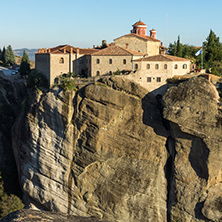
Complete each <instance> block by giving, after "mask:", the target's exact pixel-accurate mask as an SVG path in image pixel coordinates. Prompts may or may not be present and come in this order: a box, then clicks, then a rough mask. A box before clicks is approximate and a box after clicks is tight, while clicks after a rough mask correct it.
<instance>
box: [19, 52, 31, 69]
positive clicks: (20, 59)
mask: <svg viewBox="0 0 222 222" xmlns="http://www.w3.org/2000/svg"><path fill="white" fill-rule="evenodd" d="M21 62H22V56H18V55H17V56H16V60H15V63H16V64H17V65H19V66H20V64H21ZM30 68H31V69H34V68H35V62H34V61H30Z"/></svg>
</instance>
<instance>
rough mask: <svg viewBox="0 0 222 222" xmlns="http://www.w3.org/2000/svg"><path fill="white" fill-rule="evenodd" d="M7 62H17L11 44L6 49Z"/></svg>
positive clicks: (11, 63)
mask: <svg viewBox="0 0 222 222" xmlns="http://www.w3.org/2000/svg"><path fill="white" fill-rule="evenodd" d="M4 56H5V62H6V63H8V64H10V65H13V64H14V63H15V54H14V52H13V50H12V47H11V45H9V46H8V47H7V49H6V51H5V55H4Z"/></svg>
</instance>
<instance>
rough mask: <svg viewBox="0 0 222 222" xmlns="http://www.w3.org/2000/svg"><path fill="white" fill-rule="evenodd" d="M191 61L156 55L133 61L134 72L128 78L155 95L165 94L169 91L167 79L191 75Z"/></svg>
mask: <svg viewBox="0 0 222 222" xmlns="http://www.w3.org/2000/svg"><path fill="white" fill-rule="evenodd" d="M190 64H191V61H190V60H189V59H184V58H180V57H176V56H170V55H155V56H149V57H144V58H140V59H137V60H133V66H134V72H133V73H131V74H129V75H128V76H127V78H129V79H131V80H134V81H135V82H137V83H139V84H141V85H142V86H143V87H145V88H147V89H149V91H152V92H153V94H155V95H156V94H163V93H164V92H165V91H166V89H167V79H168V78H171V77H172V76H174V75H179V76H182V75H185V74H187V73H190Z"/></svg>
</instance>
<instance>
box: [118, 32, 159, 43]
mask: <svg viewBox="0 0 222 222" xmlns="http://www.w3.org/2000/svg"><path fill="white" fill-rule="evenodd" d="M124 36H126V37H133V36H135V37H137V38H140V39H143V40H145V41H152V42H160V40H158V39H155V38H153V37H151V36H141V35H138V34H135V33H130V34H126V35H123V36H120V37H119V38H116V39H120V38H122V37H124ZM116 39H114V40H116Z"/></svg>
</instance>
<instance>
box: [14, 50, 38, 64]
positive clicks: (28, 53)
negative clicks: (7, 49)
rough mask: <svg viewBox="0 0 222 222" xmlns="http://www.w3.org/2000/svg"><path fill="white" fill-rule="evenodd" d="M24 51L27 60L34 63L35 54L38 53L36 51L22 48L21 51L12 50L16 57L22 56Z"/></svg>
mask: <svg viewBox="0 0 222 222" xmlns="http://www.w3.org/2000/svg"><path fill="white" fill-rule="evenodd" d="M24 50H25V51H26V53H27V55H28V56H29V60H30V61H35V53H36V52H38V49H27V48H23V49H15V50H13V51H14V53H15V55H18V56H23V51H24Z"/></svg>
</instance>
